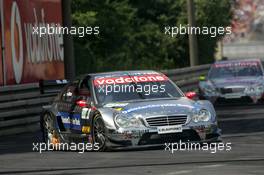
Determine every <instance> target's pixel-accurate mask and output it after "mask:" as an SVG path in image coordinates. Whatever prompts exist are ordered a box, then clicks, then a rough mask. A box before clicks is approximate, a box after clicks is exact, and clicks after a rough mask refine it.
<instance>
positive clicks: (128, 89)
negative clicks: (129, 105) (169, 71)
mask: <svg viewBox="0 0 264 175" xmlns="http://www.w3.org/2000/svg"><path fill="white" fill-rule="evenodd" d="M93 84H94V89H95V93H96V98H97V100H98V102H99V103H100V104H107V103H114V102H122V101H133V100H144V99H154V98H155V99H157V98H177V97H182V93H181V92H180V91H179V90H178V88H176V85H174V84H173V83H172V82H171V81H170V80H169V79H168V78H167V77H166V76H165V75H162V74H143V75H127V74H126V75H123V76H118V77H117V76H114V77H112V76H111V77H100V78H95V79H94V80H93Z"/></svg>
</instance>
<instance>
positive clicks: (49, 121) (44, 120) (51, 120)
mask: <svg viewBox="0 0 264 175" xmlns="http://www.w3.org/2000/svg"><path fill="white" fill-rule="evenodd" d="M55 120H56V118H55V117H54V116H53V115H52V114H51V113H48V112H47V113H44V114H43V115H42V117H41V130H42V140H43V142H44V143H46V144H47V146H49V145H48V143H53V144H56V143H61V139H60V135H59V133H58V132H57V130H56V125H55V124H56V122H55ZM53 149H54V147H53ZM55 149H56V147H55Z"/></svg>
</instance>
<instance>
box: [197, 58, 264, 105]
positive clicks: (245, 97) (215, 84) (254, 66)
mask: <svg viewBox="0 0 264 175" xmlns="http://www.w3.org/2000/svg"><path fill="white" fill-rule="evenodd" d="M263 95H264V74H263V65H262V62H261V60H259V59H243V60H226V61H218V62H216V63H214V64H213V65H212V66H211V69H210V71H209V73H208V76H207V77H203V76H201V77H200V83H199V96H200V99H207V100H210V101H211V102H212V103H216V104H218V103H225V102H230V101H231V102H234V101H237V102H247V103H248V102H249V103H254V104H255V103H258V102H262V101H263V97H264V96H263Z"/></svg>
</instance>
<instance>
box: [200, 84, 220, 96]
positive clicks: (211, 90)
mask: <svg viewBox="0 0 264 175" xmlns="http://www.w3.org/2000/svg"><path fill="white" fill-rule="evenodd" d="M202 89H203V90H204V92H205V93H206V94H211V95H213V94H217V91H216V89H215V88H214V87H213V86H211V85H210V86H209V85H207V86H204V87H203V88H202Z"/></svg>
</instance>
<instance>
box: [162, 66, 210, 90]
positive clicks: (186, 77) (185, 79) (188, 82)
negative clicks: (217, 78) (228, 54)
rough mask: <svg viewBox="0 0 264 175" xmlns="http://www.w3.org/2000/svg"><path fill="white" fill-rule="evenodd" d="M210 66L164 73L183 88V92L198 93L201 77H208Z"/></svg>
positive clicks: (165, 71)
mask: <svg viewBox="0 0 264 175" xmlns="http://www.w3.org/2000/svg"><path fill="white" fill-rule="evenodd" d="M209 68H210V64H205V65H200V66H194V67H188V68H180V69H170V70H163V71H161V72H162V73H164V74H166V75H167V76H168V77H170V79H171V80H172V81H174V82H176V84H177V85H178V86H179V87H180V88H181V90H182V91H184V92H187V91H196V90H197V89H198V82H199V76H201V75H207V73H208V70H209Z"/></svg>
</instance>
